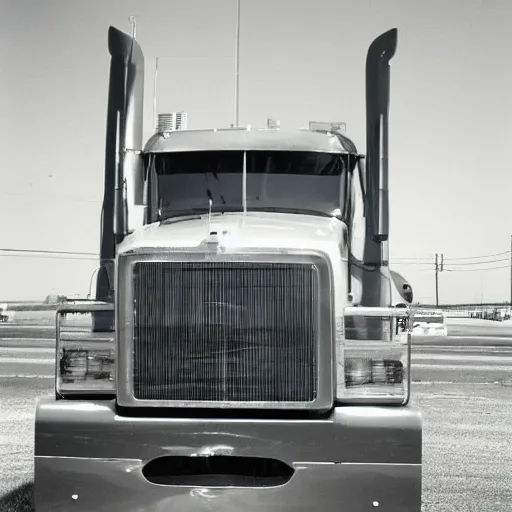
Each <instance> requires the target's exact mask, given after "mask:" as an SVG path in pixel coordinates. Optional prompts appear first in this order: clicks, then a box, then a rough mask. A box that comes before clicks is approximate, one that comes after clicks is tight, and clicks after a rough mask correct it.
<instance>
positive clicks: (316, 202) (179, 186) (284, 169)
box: [149, 151, 348, 219]
mask: <svg viewBox="0 0 512 512" xmlns="http://www.w3.org/2000/svg"><path fill="white" fill-rule="evenodd" d="M246 155H247V156H246V168H247V182H246V185H247V186H246V194H247V196H246V197H247V209H248V210H268V211H282V212H291V213H300V212H311V213H314V214H318V215H329V216H330V215H338V216H339V215H341V216H342V215H343V213H344V212H343V208H344V202H345V201H344V199H343V198H344V197H345V187H346V181H345V180H346V179H347V178H346V177H347V172H346V167H347V163H348V160H347V157H348V155H344V154H330V153H318V152H292V151H247V152H246ZM243 158H244V152H243V151H194V152H174V153H161V154H154V155H152V158H151V160H152V165H151V169H150V171H151V172H150V179H151V176H152V179H153V180H155V181H156V184H153V185H152V187H151V189H152V190H153V192H152V193H151V194H150V196H151V197H150V200H149V208H150V209H151V210H152V211H153V212H154V211H156V210H158V209H160V212H161V218H164V219H165V218H169V217H174V216H177V215H184V214H187V213H194V212H198V213H202V212H207V211H208V208H209V200H211V201H212V212H230V211H242V209H243V200H242V197H243V192H242V186H243ZM153 215H154V214H153Z"/></svg>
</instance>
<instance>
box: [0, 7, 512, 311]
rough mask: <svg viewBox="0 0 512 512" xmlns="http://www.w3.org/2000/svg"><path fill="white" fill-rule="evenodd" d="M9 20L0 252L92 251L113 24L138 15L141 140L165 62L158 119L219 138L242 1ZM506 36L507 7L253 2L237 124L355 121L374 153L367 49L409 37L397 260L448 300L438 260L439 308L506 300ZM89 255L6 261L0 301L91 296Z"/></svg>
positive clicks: (354, 133) (395, 196) (2, 34)
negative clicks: (183, 121)
mask: <svg viewBox="0 0 512 512" xmlns="http://www.w3.org/2000/svg"><path fill="white" fill-rule="evenodd" d="M0 10H1V12H2V15H1V16H0V112H1V116H0V149H1V155H2V157H1V167H0V172H1V181H0V230H1V231H0V249H22V250H33V249H37V250H47V251H73V252H80V253H91V254H97V253H98V251H99V237H100V231H99V228H100V211H101V200H102V195H103V172H104V148H105V126H106V105H107V86H108V70H109V54H108V48H107V30H108V27H109V26H110V25H114V26H116V27H117V28H119V29H121V30H124V31H126V32H130V25H129V22H128V18H129V16H130V15H135V16H137V40H138V42H139V44H140V45H141V47H142V50H143V52H144V55H145V58H146V89H145V139H147V138H149V137H150V136H151V134H152V132H153V122H152V117H153V116H152V105H153V98H152V89H153V73H154V63H155V58H156V57H158V61H159V70H158V111H159V112H171V111H178V110H186V111H187V112H188V126H189V127H190V128H214V127H224V126H228V125H229V124H230V123H231V122H232V119H233V97H234V49H235V27H236V0H108V1H105V0H88V1H85V0H38V1H34V0H0ZM511 26H512V2H510V1H509V0H429V1H425V0H385V1H383V0H241V35H240V121H241V123H242V124H251V125H252V126H264V125H265V122H266V118H267V117H273V118H277V119H279V120H280V121H281V126H282V127H287V128H301V127H306V126H307V125H308V122H309V121H310V120H326V121H344V122H346V123H347V133H348V135H349V136H350V137H351V138H352V139H353V140H354V142H355V143H356V145H357V146H358V150H359V151H360V152H362V153H364V152H365V110H364V66H365V58H366V52H367V49H368V45H369V44H370V43H371V41H372V40H373V39H374V38H375V37H376V36H378V35H379V34H380V33H382V32H384V31H386V30H388V29H390V28H393V27H396V28H397V29H398V49H397V52H396V55H395V57H394V58H393V60H392V61H391V105H390V183H389V186H390V257H391V265H392V268H393V269H395V270H398V271H399V272H401V273H402V274H403V275H405V276H406V277H407V279H408V280H409V281H410V282H411V284H412V286H413V289H414V292H415V297H416V299H418V300H420V301H422V302H431V303H432V302H433V301H434V300H435V280H434V270H433V268H434V266H433V261H434V254H435V253H439V254H441V253H442V254H443V255H444V262H445V264H444V269H445V270H444V271H443V272H441V273H440V274H439V300H440V302H442V303H453V302H477V301H478V302H479V301H481V300H482V301H506V300H510V293H511V276H510V252H507V251H510V247H511V236H512V215H511V213H512V212H511V210H512V206H511V201H510V198H511V196H512V172H511V170H512V169H511V167H512V155H511V153H510V151H509V148H510V140H511V138H512V102H511V99H510V94H511V91H512V71H511V70H512V61H511V59H510V53H509V49H510V48H512V31H511V30H510V27H511ZM494 254H497V255H498V256H492V257H488V258H479V257H480V256H485V255H494ZM77 258H79V257H78V256H75V257H74V258H71V257H62V256H61V257H58V258H56V257H52V256H49V255H40V256H38V257H35V256H34V255H31V254H27V253H16V254H15V255H13V254H10V255H9V254H8V253H5V252H2V251H0V299H1V300H38V299H43V298H44V297H45V296H46V295H48V294H51V293H59V294H65V295H70V296H71V295H76V294H79V295H81V296H85V295H86V294H87V293H88V291H89V284H90V280H91V275H92V274H93V272H94V270H95V269H96V267H97V259H96V258H95V257H94V256H87V255H83V256H80V258H81V259H77ZM475 262H478V263H479V264H477V265H475V264H474V263H475ZM468 263H470V264H469V265H468ZM495 267H499V268H495ZM485 269H487V270H485ZM489 269H490V270H489Z"/></svg>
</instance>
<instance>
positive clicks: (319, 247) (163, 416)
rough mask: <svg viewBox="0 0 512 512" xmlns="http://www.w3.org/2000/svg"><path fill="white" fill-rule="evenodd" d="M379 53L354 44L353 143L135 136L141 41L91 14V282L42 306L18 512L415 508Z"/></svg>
mask: <svg viewBox="0 0 512 512" xmlns="http://www.w3.org/2000/svg"><path fill="white" fill-rule="evenodd" d="M396 46H397V30H396V29H392V30H389V31H387V32H385V33H383V34H381V35H380V36H379V37H377V38H376V39H375V40H374V41H373V42H371V44H370V46H369V49H368V53H367V58H366V79H365V82H366V153H365V154H363V153H360V152H359V151H358V150H357V148H356V145H355V144H354V142H353V141H352V140H351V139H350V138H349V137H348V136H347V135H346V133H342V132H341V130H340V129H339V126H340V125H339V123H329V122H327V123H318V122H316V123H310V125H309V126H308V127H307V128H305V129H300V130H299V129H296V130H295V129H287V128H286V127H282V126H280V125H278V123H274V122H269V123H268V124H267V126H264V127H262V128H259V129H258V128H254V127H251V126H238V124H235V123H234V124H233V125H231V126H226V127H222V126H220V127H213V128H211V129H188V128H187V126H186V125H185V121H184V119H185V116H184V115H182V114H180V113H176V114H163V115H161V116H159V122H158V126H157V127H156V129H155V133H154V135H153V136H151V138H150V139H149V140H148V141H147V142H146V144H145V145H144V146H143V137H142V133H143V125H142V114H143V97H144V56H143V53H142V50H141V48H140V46H139V43H138V41H137V40H136V38H135V36H134V35H132V36H130V35H127V34H125V33H123V32H122V31H120V30H118V29H116V28H114V27H110V29H109V32H108V48H109V52H110V56H111V64H110V82H109V94H108V115H107V137H106V159H105V181H104V201H103V208H102V219H101V251H100V267H99V271H98V272H97V290H96V295H95V297H94V301H90V302H83V303H80V304H78V303H76V304H63V305H61V306H60V307H59V309H58V312H57V318H56V327H57V337H56V364H55V372H56V374H55V392H54V393H52V394H51V395H50V396H48V397H44V398H42V399H41V400H40V401H39V402H38V403H37V409H36V418H35V451H34V464H35V491H34V496H35V497H34V499H35V507H36V510H37V512H50V511H51V512H58V511H69V510H75V511H93V510H94V511H96V512H100V511H109V512H112V511H123V512H128V511H133V512H140V511H145V512H162V511H164V510H165V511H170V510H183V511H188V512H195V511H207V510H217V511H219V512H224V511H226V512H227V511H230V512H231V511H233V512H234V511H237V512H238V511H241V510H244V511H247V512H250V511H256V510H258V511H263V510H264V511H266V512H271V511H280V512H285V511H298V510H300V511H309V510H322V511H323V512H331V511H332V512H334V511H336V512H339V511H340V510H346V511H348V510H350V511H351V512H359V511H361V512H362V511H369V510H382V511H393V512H405V511H407V512H411V511H417V512H419V511H420V510H421V490H422V489H421V482H422V415H421V412H420V410H419V408H418V407H417V405H415V403H414V402H413V400H412V397H411V313H410V311H411V310H410V304H411V303H412V288H411V286H410V284H409V283H408V282H407V281H406V280H405V279H404V278H403V277H402V276H401V275H399V274H397V273H392V272H391V271H390V269H389V261H388V252H389V250H388V247H389V212H388V210H389V204H388V203H389V197H388V196H389V192H388V125H389V120H388V111H389V100H390V91H389V83H390V78H389V72H390V71H389V70H390V60H391V59H392V58H393V56H394V54H395V51H396ZM77 317H81V318H82V319H83V321H78V320H77ZM69 318H72V319H73V320H72V321H69Z"/></svg>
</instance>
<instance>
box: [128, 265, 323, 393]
mask: <svg viewBox="0 0 512 512" xmlns="http://www.w3.org/2000/svg"><path fill="white" fill-rule="evenodd" d="M133 269H134V276H133V279H134V283H133V286H134V295H133V297H134V308H135V315H134V330H133V334H134V340H133V349H134V352H133V393H134V398H136V399H139V400H162V401H164V400H165V401H180V402H184V401H185V402H204V401H208V402H218V401H227V402H311V401H313V400H315V399H316V392H317V371H318V370H317V343H318V340H317V337H318V275H317V271H316V267H315V266H314V265H311V264H304V263H300V264H296V263H259V262H258V263H253V262H251V263H248V262H190V263H186V262H171V261H166V262H161V261H156V262H155V261H145V262H138V263H135V264H134V266H133Z"/></svg>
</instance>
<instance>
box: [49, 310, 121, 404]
mask: <svg viewBox="0 0 512 512" xmlns="http://www.w3.org/2000/svg"><path fill="white" fill-rule="evenodd" d="M91 302H92V303H91V304H87V303H86V304H71V305H69V304H62V305H60V306H58V307H57V311H56V314H55V377H54V383H55V396H56V397H57V398H65V397H66V395H70V394H72V395H75V394H77V395H91V394H94V395H112V394H113V393H114V392H115V390H112V389H103V390H102V389H98V390H83V391H74V392H72V393H68V392H63V391H62V389H61V386H60V376H61V375H60V349H61V339H60V327H61V317H62V316H63V315H65V314H68V313H93V312H95V311H114V310H115V307H114V304H112V303H110V302H99V301H91ZM114 357H115V356H114ZM115 366H116V365H115V364H114V368H115Z"/></svg>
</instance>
